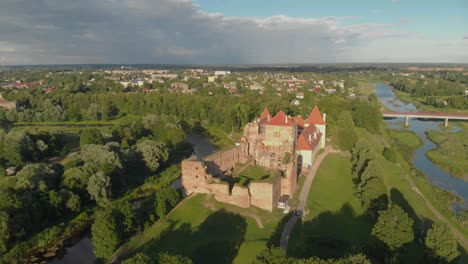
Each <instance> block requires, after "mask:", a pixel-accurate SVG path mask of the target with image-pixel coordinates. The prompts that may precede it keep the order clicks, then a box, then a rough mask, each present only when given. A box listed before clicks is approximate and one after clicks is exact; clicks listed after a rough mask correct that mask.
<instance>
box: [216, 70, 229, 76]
mask: <svg viewBox="0 0 468 264" xmlns="http://www.w3.org/2000/svg"><path fill="white" fill-rule="evenodd" d="M229 74H231V72H230V71H215V72H214V75H216V76H219V75H223V76H224V75H229Z"/></svg>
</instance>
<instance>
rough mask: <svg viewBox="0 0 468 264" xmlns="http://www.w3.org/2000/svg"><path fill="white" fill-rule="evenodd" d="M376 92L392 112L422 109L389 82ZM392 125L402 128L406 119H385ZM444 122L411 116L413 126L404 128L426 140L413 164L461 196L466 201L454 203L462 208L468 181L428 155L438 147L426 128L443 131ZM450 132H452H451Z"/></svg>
mask: <svg viewBox="0 0 468 264" xmlns="http://www.w3.org/2000/svg"><path fill="white" fill-rule="evenodd" d="M375 95H376V96H377V98H378V100H379V101H380V102H381V103H382V104H383V105H384V106H386V107H387V108H388V109H390V110H392V111H401V112H415V111H418V109H417V108H416V107H415V106H414V105H413V104H412V103H405V102H403V101H401V100H399V99H398V98H397V97H396V95H395V93H394V92H393V90H392V87H391V86H388V85H386V84H382V83H377V84H376V90H375ZM385 122H386V123H387V124H388V126H389V127H390V128H392V129H402V128H401V125H402V124H403V123H404V120H403V118H398V119H396V120H395V119H389V120H386V121H385ZM441 124H443V120H442V121H433V120H421V119H411V120H410V122H409V127H408V128H404V129H406V130H410V131H413V132H414V133H416V135H418V137H419V138H420V139H421V140H422V142H423V146H422V147H420V148H418V149H417V150H416V151H415V152H414V156H413V160H412V163H413V165H414V167H415V168H416V169H418V170H420V171H421V172H423V173H424V174H425V175H427V177H428V179H429V181H430V182H431V183H432V184H433V185H435V186H437V187H439V188H441V189H444V190H446V191H449V192H451V193H454V194H456V195H457V196H459V197H460V198H462V199H463V201H464V203H463V204H458V203H457V204H454V205H453V208H454V210H456V211H457V210H459V209H461V208H467V206H468V203H467V202H468V182H466V181H464V180H462V179H460V178H457V177H455V176H453V175H451V174H450V173H448V172H447V171H445V170H443V169H441V168H440V167H439V166H437V165H436V164H434V163H433V162H432V161H431V160H429V159H428V158H427V156H426V153H427V152H428V151H429V150H431V149H434V148H436V147H437V146H436V145H435V144H434V142H432V141H430V140H429V139H428V138H427V135H426V131H429V130H440V125H441ZM459 129H460V128H458V127H455V128H454V129H453V131H451V132H456V131H459ZM447 133H450V132H447Z"/></svg>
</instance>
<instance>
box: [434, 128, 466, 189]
mask: <svg viewBox="0 0 468 264" xmlns="http://www.w3.org/2000/svg"><path fill="white" fill-rule="evenodd" d="M453 124H456V125H457V126H458V127H460V128H461V130H460V131H458V132H456V133H454V132H448V131H434V130H431V131H428V132H427V136H428V137H429V139H430V140H431V141H433V142H434V143H436V144H437V148H436V149H433V150H430V151H429V152H427V154H426V155H427V157H428V158H429V159H430V160H431V161H432V162H434V163H436V164H437V165H439V166H440V167H442V168H444V169H446V170H448V171H449V172H450V173H452V174H453V175H454V176H457V177H460V178H463V179H465V180H468V171H467V168H468V137H467V135H468V122H456V123H452V125H453Z"/></svg>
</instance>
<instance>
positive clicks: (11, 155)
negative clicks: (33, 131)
mask: <svg viewBox="0 0 468 264" xmlns="http://www.w3.org/2000/svg"><path fill="white" fill-rule="evenodd" d="M3 142H5V143H3V144H1V143H0V146H2V149H1V151H0V156H2V157H3V158H4V159H6V160H7V161H8V162H9V163H10V164H13V165H23V164H24V163H25V162H26V161H28V158H29V157H30V156H31V154H33V153H34V145H35V144H34V143H33V142H32V141H31V139H30V137H29V135H28V134H27V133H25V132H24V131H18V132H16V131H10V132H9V133H8V134H6V135H5V136H4V138H3ZM6 142H8V144H6Z"/></svg>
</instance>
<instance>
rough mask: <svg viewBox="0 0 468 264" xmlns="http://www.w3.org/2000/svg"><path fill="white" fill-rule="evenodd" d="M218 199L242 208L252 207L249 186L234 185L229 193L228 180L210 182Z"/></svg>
mask: <svg viewBox="0 0 468 264" xmlns="http://www.w3.org/2000/svg"><path fill="white" fill-rule="evenodd" d="M210 186H211V189H212V192H213V193H214V197H215V199H216V201H219V202H223V203H229V204H233V205H236V206H239V207H242V208H248V207H250V193H249V189H248V188H247V187H243V186H239V185H234V186H233V187H232V190H231V193H229V184H228V183H226V182H220V183H213V184H210Z"/></svg>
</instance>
